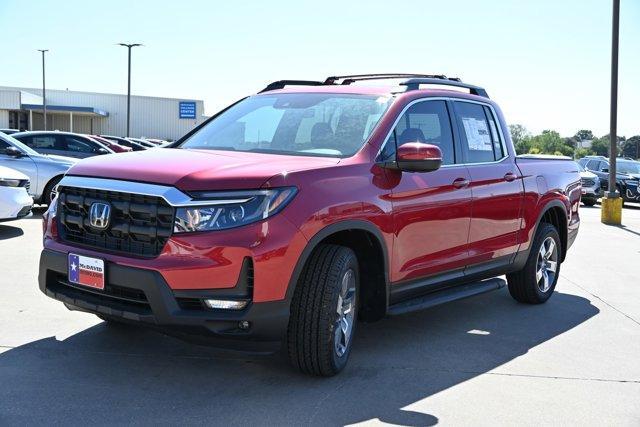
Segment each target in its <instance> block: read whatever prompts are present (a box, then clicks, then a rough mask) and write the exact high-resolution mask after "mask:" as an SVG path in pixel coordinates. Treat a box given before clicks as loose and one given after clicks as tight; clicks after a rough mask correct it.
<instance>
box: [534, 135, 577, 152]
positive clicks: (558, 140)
mask: <svg viewBox="0 0 640 427" xmlns="http://www.w3.org/2000/svg"><path fill="white" fill-rule="evenodd" d="M531 147H532V148H536V149H537V150H538V151H539V152H540V153H542V154H556V153H560V154H562V155H564V156H570V157H573V151H574V148H573V147H571V146H570V145H567V144H566V143H565V140H564V139H563V138H562V137H561V136H560V134H559V133H558V132H556V131H554V130H543V131H542V133H541V134H540V135H536V136H534V137H533V138H531Z"/></svg>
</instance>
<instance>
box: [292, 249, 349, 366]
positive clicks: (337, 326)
mask: <svg viewBox="0 0 640 427" xmlns="http://www.w3.org/2000/svg"><path fill="white" fill-rule="evenodd" d="M359 280H360V276H359V272H358V260H357V258H356V255H355V253H354V252H353V251H352V250H351V249H349V248H347V247H344V246H339V245H333V244H321V245H319V246H318V247H317V248H316V249H315V250H314V251H313V253H312V254H311V256H310V257H309V260H308V261H307V264H306V265H305V268H304V270H303V271H302V274H301V275H300V279H299V281H298V284H297V286H296V290H295V292H294V296H293V300H292V302H291V316H290V318H289V327H288V330H287V346H288V354H289V360H290V362H291V363H292V364H293V365H294V366H295V367H296V368H298V369H299V370H300V371H302V372H304V373H307V374H311V375H318V376H332V375H335V374H337V373H338V372H340V371H341V370H342V369H344V367H345V365H346V364H347V360H348V358H349V353H350V352H351V345H352V343H353V336H354V333H355V327H356V320H357V314H358V289H359Z"/></svg>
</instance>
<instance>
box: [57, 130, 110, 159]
mask: <svg viewBox="0 0 640 427" xmlns="http://www.w3.org/2000/svg"><path fill="white" fill-rule="evenodd" d="M62 137H63V138H64V148H65V152H64V154H61V155H62V156H70V157H77V158H80V159H84V158H85V157H91V156H97V155H98V154H102V153H100V152H99V149H100V147H99V146H98V144H96V143H95V142H93V141H90V140H88V139H85V138H82V137H78V136H75V135H64V136H62Z"/></svg>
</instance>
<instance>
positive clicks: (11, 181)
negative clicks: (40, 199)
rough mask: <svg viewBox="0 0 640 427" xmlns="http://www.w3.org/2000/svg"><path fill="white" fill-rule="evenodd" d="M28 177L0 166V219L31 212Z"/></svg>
mask: <svg viewBox="0 0 640 427" xmlns="http://www.w3.org/2000/svg"><path fill="white" fill-rule="evenodd" d="M28 188H29V177H27V176H26V175H25V174H23V173H21V172H18V171H16V170H13V169H9V168H5V167H2V166H0V221H8V220H12V219H18V218H22V217H25V216H27V215H29V214H30V213H31V206H33V199H32V198H31V196H29V193H27V189H28Z"/></svg>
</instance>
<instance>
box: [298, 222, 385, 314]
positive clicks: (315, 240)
mask: <svg viewBox="0 0 640 427" xmlns="http://www.w3.org/2000/svg"><path fill="white" fill-rule="evenodd" d="M347 230H355V231H366V232H369V233H371V234H372V235H373V236H375V238H376V240H377V242H378V244H379V245H380V248H381V249H382V257H383V264H384V265H383V269H384V280H385V288H386V306H387V307H388V306H389V290H390V286H389V253H388V249H387V246H386V244H385V241H384V238H383V237H382V233H381V231H380V230H379V229H378V227H376V226H375V224H373V223H372V222H369V221H365V220H356V219H352V220H343V221H338V222H334V223H333V224H330V225H327V226H326V227H324V228H322V229H321V230H320V231H318V232H317V233H316V234H314V235H313V236H312V237H311V238H310V239H308V242H307V245H306V246H305V248H304V249H303V251H302V253H301V254H300V257H299V258H298V261H297V262H296V266H295V268H294V269H293V273H292V274H291V278H290V279H289V284H288V286H287V293H286V300H287V301H291V300H292V299H293V293H294V292H295V289H296V286H297V284H298V279H299V278H300V274H301V273H302V269H303V268H304V266H305V264H306V263H307V260H308V259H309V257H310V256H311V254H312V253H313V250H314V249H315V248H316V247H317V246H318V245H319V244H320V242H322V241H323V240H324V239H326V238H327V237H329V236H331V235H332V234H335V233H339V232H341V231H347Z"/></svg>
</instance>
